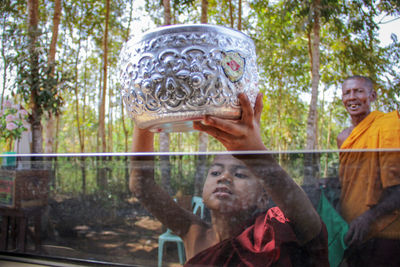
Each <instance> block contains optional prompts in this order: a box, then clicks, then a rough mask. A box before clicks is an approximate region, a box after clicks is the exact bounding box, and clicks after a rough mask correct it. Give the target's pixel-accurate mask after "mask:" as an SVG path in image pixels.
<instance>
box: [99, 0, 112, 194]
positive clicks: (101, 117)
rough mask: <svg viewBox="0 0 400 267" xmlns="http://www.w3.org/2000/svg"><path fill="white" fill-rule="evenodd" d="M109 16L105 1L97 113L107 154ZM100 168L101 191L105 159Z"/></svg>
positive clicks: (107, 4) (107, 0) (104, 178)
mask: <svg viewBox="0 0 400 267" xmlns="http://www.w3.org/2000/svg"><path fill="white" fill-rule="evenodd" d="M109 15H110V0H106V17H105V23H104V24H105V25H104V26H105V29H104V36H103V90H102V91H101V103H100V112H99V137H100V142H101V151H102V152H107V143H106V127H105V112H106V96H107V77H108V75H107V67H108V26H109V25H108V24H109ZM101 162H102V166H101V167H100V170H99V171H100V173H99V186H100V188H101V189H103V190H104V189H105V188H106V187H107V170H106V168H105V166H104V162H105V158H104V157H101Z"/></svg>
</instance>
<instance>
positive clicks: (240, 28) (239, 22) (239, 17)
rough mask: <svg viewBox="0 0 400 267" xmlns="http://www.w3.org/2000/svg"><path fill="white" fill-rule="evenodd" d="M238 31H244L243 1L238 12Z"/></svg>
mask: <svg viewBox="0 0 400 267" xmlns="http://www.w3.org/2000/svg"><path fill="white" fill-rule="evenodd" d="M238 30H239V31H241V30H242V0H239V10H238Z"/></svg>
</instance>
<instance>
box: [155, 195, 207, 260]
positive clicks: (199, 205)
mask: <svg viewBox="0 0 400 267" xmlns="http://www.w3.org/2000/svg"><path fill="white" fill-rule="evenodd" d="M191 204H192V210H193V214H197V211H198V210H199V209H200V218H202V219H203V218H204V203H203V199H202V198H201V197H197V196H194V197H192V201H191ZM165 242H175V243H176V245H177V247H178V257H179V263H180V264H182V265H183V264H184V263H185V261H186V257H185V247H184V246H183V240H182V239H181V238H180V237H179V236H177V235H175V234H173V233H172V231H171V230H170V229H167V231H166V232H165V233H163V234H161V235H160V236H159V237H158V267H161V266H162V257H163V250H164V243H165Z"/></svg>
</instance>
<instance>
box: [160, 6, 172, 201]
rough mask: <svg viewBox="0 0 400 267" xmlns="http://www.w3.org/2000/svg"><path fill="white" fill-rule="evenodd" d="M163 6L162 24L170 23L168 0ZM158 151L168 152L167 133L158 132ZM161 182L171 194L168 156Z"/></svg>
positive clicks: (163, 159)
mask: <svg viewBox="0 0 400 267" xmlns="http://www.w3.org/2000/svg"><path fill="white" fill-rule="evenodd" d="M163 6H164V25H170V24H171V4H170V0H163ZM159 138H160V139H159V140H160V152H169V151H170V147H169V146H170V143H169V133H160V135H159ZM160 168H161V184H162V186H163V187H164V189H165V190H167V192H168V193H170V194H172V189H171V186H170V184H171V162H170V158H169V156H160Z"/></svg>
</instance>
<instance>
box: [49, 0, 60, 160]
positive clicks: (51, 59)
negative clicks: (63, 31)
mask: <svg viewBox="0 0 400 267" xmlns="http://www.w3.org/2000/svg"><path fill="white" fill-rule="evenodd" d="M60 18H61V0H55V1H54V15H53V35H52V38H51V43H50V51H49V57H48V65H49V68H50V75H51V76H53V75H54V67H55V66H54V64H55V57H56V49H57V39H58V26H59V25H60ZM46 115H47V116H46V117H47V118H46V121H47V123H46V126H45V128H46V135H45V153H53V151H54V132H55V116H54V114H52V113H51V112H46Z"/></svg>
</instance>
